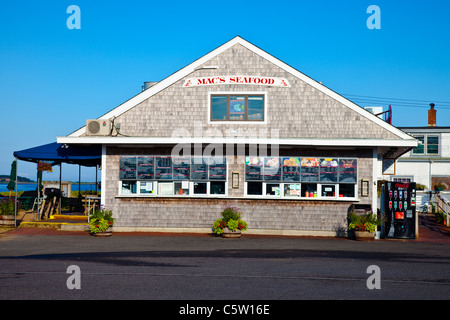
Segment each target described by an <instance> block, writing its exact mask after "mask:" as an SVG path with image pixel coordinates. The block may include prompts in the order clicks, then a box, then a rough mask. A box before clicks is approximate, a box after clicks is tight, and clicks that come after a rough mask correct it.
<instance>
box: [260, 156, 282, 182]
mask: <svg viewBox="0 0 450 320" xmlns="http://www.w3.org/2000/svg"><path fill="white" fill-rule="evenodd" d="M264 181H281V167H280V159H279V158H278V157H273V158H264Z"/></svg>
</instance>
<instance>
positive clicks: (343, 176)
mask: <svg viewBox="0 0 450 320" xmlns="http://www.w3.org/2000/svg"><path fill="white" fill-rule="evenodd" d="M357 171H358V167H357V162H356V159H339V182H350V183H354V182H356V177H357Z"/></svg>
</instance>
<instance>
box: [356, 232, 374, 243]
mask: <svg viewBox="0 0 450 320" xmlns="http://www.w3.org/2000/svg"><path fill="white" fill-rule="evenodd" d="M374 239H375V232H369V231H355V240H359V241H371V240H374Z"/></svg>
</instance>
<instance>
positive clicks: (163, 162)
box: [155, 157, 172, 180]
mask: <svg viewBox="0 0 450 320" xmlns="http://www.w3.org/2000/svg"><path fill="white" fill-rule="evenodd" d="M155 179H157V180H172V158H171V157H155Z"/></svg>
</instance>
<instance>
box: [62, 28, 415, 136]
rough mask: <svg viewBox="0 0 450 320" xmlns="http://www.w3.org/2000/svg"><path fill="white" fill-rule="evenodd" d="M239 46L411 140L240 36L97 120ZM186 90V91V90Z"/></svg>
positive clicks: (121, 110)
mask: <svg viewBox="0 0 450 320" xmlns="http://www.w3.org/2000/svg"><path fill="white" fill-rule="evenodd" d="M236 44H240V45H242V46H243V47H245V48H247V49H249V50H250V51H252V52H254V53H255V54H257V55H259V56H261V57H262V58H264V59H266V60H268V61H269V62H271V63H273V64H275V65H276V66H278V67H279V68H281V69H283V70H285V71H286V72H289V73H290V74H292V75H293V76H295V77H297V78H299V79H300V80H302V81H304V82H305V83H307V84H309V85H311V86H312V87H314V88H316V89H317V90H319V91H321V92H323V93H324V94H326V95H328V96H329V97H331V98H333V99H335V100H336V101H338V102H340V103H342V104H343V105H345V106H347V107H348V108H350V109H351V110H353V111H355V112H357V113H358V114H360V115H361V116H363V117H365V118H367V119H369V120H371V121H372V122H374V123H376V124H378V125H379V126H381V127H382V128H384V129H386V130H387V131H389V132H391V133H393V134H395V135H396V136H398V137H399V138H400V139H411V136H410V135H408V134H407V133H405V132H403V131H401V130H399V129H397V128H396V127H394V126H392V125H390V124H388V123H387V122H385V121H383V120H382V119H380V118H378V117H377V116H375V115H374V114H372V113H371V112H369V111H367V110H364V109H363V108H361V107H360V106H358V105H356V104H355V103H353V102H351V101H350V100H347V99H346V98H344V97H343V96H341V95H339V94H337V93H336V92H334V91H332V90H330V89H329V88H327V87H325V86H324V85H322V84H320V83H319V82H317V81H315V80H313V79H312V78H310V77H308V76H306V75H305V74H303V73H301V72H300V71H298V70H296V69H294V68H292V67H291V66H289V65H288V64H286V63H284V62H282V61H281V60H279V59H277V58H275V57H274V56H272V55H270V54H269V53H267V52H265V51H264V50H262V49H260V48H258V47H256V46H255V45H253V44H251V43H250V42H248V41H246V40H244V39H242V38H241V37H239V36H237V37H235V38H233V39H231V40H230V41H228V42H226V43H225V44H223V45H221V46H220V47H218V48H216V49H215V50H213V51H211V52H209V53H208V54H206V55H204V56H203V57H201V58H199V59H197V60H196V61H194V62H192V63H191V64H189V65H187V66H186V67H184V68H182V69H181V70H179V71H177V72H175V73H173V74H172V75H170V76H169V77H167V78H165V79H164V80H162V81H160V82H158V83H157V84H155V85H154V86H152V87H151V88H149V89H147V90H145V91H143V92H141V93H139V94H138V95H136V96H134V97H133V98H131V99H130V100H128V101H126V102H124V103H122V104H121V105H119V106H118V107H116V108H115V109H113V110H111V111H109V112H108V113H106V114H104V115H103V116H101V117H99V118H98V119H110V118H113V117H117V116H119V115H121V114H123V113H124V112H126V111H128V110H130V109H131V108H133V107H134V106H136V105H138V104H139V103H141V102H143V101H144V100H146V99H148V98H150V97H151V96H153V95H155V94H156V93H158V92H160V91H162V90H164V89H165V88H167V87H169V86H170V85H172V84H174V83H175V82H176V81H179V80H181V79H182V78H184V77H186V76H188V75H189V74H191V73H192V72H194V71H195V70H196V69H197V68H198V67H200V66H201V65H202V64H204V63H205V62H207V61H208V60H210V59H212V58H214V57H216V56H217V55H219V54H221V53H223V52H224V51H225V50H227V49H229V48H231V47H232V46H234V45H236ZM187 90H188V89H187ZM85 132H86V126H84V127H82V128H80V129H78V130H77V131H75V132H73V133H71V134H70V135H69V136H70V137H78V136H80V135H82V134H84V133H85Z"/></svg>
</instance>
